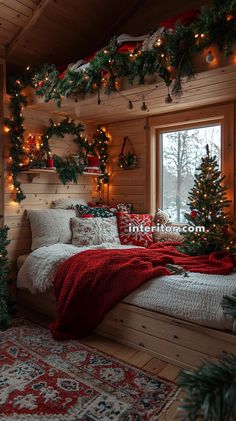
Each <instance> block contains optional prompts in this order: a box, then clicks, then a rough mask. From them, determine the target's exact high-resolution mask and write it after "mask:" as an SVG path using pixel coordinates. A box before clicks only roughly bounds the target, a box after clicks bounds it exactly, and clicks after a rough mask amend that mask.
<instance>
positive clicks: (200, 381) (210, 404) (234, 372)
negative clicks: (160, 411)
mask: <svg viewBox="0 0 236 421" xmlns="http://www.w3.org/2000/svg"><path fill="white" fill-rule="evenodd" d="M178 384H179V385H180V386H181V387H182V388H183V389H184V391H185V392H186V397H185V398H184V400H183V404H182V405H181V407H180V408H179V409H180V410H181V411H183V417H181V419H182V420H183V421H195V420H197V419H200V420H203V421H230V420H232V421H233V420H236V400H235V397H236V355H227V356H224V357H223V356H222V357H221V359H220V361H219V362H216V363H215V362H210V361H209V362H206V363H205V364H203V365H202V366H201V367H199V368H198V369H196V370H195V371H181V372H180V374H179V377H178ZM181 414H182V413H181ZM198 417H199V418H198Z"/></svg>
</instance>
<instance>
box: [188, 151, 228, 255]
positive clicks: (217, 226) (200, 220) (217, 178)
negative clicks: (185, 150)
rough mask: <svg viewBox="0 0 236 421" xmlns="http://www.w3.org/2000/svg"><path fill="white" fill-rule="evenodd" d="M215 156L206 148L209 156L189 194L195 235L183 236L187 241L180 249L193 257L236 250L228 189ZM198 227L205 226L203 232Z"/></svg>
mask: <svg viewBox="0 0 236 421" xmlns="http://www.w3.org/2000/svg"><path fill="white" fill-rule="evenodd" d="M224 178H225V177H223V176H221V172H220V170H219V166H218V163H217V158H216V156H213V157H211V156H210V153H209V147H208V145H207V146H206V156H204V157H203V158H202V161H201V164H200V166H199V167H198V168H197V173H196V174H195V180H194V186H193V188H192V190H191V191H190V193H189V197H188V199H189V203H188V206H189V207H190V213H186V214H185V218H186V219H187V221H188V225H189V226H190V227H193V228H194V229H193V228H192V232H190V231H188V232H186V233H183V236H184V241H183V244H182V246H181V247H180V250H181V251H182V252H183V253H186V254H190V255H195V256H196V255H202V254H209V253H211V252H213V251H222V250H225V251H229V252H231V251H233V244H234V241H233V238H232V233H231V229H230V227H231V222H230V219H229V217H228V212H226V210H225V209H226V208H228V207H229V205H230V201H229V200H227V195H226V191H227V188H226V187H224V186H223V185H222V181H223V180H224ZM196 227H204V229H205V231H204V232H200V231H197V230H196Z"/></svg>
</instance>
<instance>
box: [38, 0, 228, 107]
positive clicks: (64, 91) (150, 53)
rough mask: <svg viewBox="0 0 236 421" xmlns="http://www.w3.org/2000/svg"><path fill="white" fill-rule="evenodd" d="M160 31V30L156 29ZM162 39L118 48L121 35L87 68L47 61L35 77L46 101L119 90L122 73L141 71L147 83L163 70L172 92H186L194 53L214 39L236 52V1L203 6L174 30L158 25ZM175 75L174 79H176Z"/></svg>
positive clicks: (222, 0)
mask: <svg viewBox="0 0 236 421" xmlns="http://www.w3.org/2000/svg"><path fill="white" fill-rule="evenodd" d="M157 32H158V31H157ZM159 33H160V35H159V39H158V42H156V43H154V45H153V46H152V48H150V49H148V50H145V51H142V50H141V49H139V48H138V49H136V50H135V51H134V52H133V53H131V54H130V53H129V52H123V53H121V52H120V51H119V45H118V43H117V40H116V38H115V37H114V38H112V40H111V41H110V43H109V44H108V45H107V46H106V47H105V48H104V49H102V50H101V51H99V52H97V53H96V55H95V57H94V58H93V59H92V60H91V61H90V63H89V65H88V67H86V68H85V69H83V68H81V69H80V68H79V69H77V70H76V71H73V70H68V72H67V73H66V75H65V77H63V78H62V77H61V76H60V73H59V71H58V70H57V69H56V67H55V66H53V65H44V66H43V68H42V69H40V70H39V71H37V72H36V73H35V75H34V77H33V79H32V86H33V87H34V88H35V91H36V94H38V95H44V97H45V101H49V100H50V99H53V100H55V101H56V102H57V103H58V105H59V104H60V102H61V97H62V96H65V97H68V96H76V97H79V96H84V95H85V94H86V93H95V92H97V94H98V104H100V96H99V95H100V90H101V89H102V88H104V91H105V92H106V93H110V92H113V91H116V90H117V86H118V82H119V78H121V77H127V78H128V79H129V80H130V82H131V83H132V81H133V80H134V78H135V77H136V76H138V78H139V82H140V83H144V81H145V76H146V75H149V74H158V75H159V76H160V77H161V78H162V79H163V81H164V82H165V84H166V86H168V87H169V86H170V85H171V84H172V94H173V95H175V96H176V97H179V96H181V95H182V89H183V88H182V79H183V77H187V79H191V78H193V77H194V73H195V71H194V64H193V57H194V55H195V54H196V53H200V52H202V51H203V50H204V49H205V48H206V47H209V46H210V45H212V44H214V45H217V46H218V47H219V48H220V50H223V51H224V52H225V54H226V55H228V54H231V52H232V45H233V43H234V42H235V41H236V0H214V2H213V4H212V6H211V7H209V6H206V7H203V8H202V11H201V13H200V14H199V16H198V19H197V20H196V21H195V22H194V23H192V24H190V25H189V26H184V25H182V24H181V23H180V22H177V24H176V28H175V30H173V31H170V30H168V29H163V28H159ZM172 80H173V82H172Z"/></svg>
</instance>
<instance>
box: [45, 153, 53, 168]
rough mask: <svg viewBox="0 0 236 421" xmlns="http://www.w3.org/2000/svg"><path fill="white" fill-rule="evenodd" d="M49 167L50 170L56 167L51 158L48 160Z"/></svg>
mask: <svg viewBox="0 0 236 421" xmlns="http://www.w3.org/2000/svg"><path fill="white" fill-rule="evenodd" d="M47 167H48V168H53V167H54V159H53V158H52V157H51V156H49V157H48V159H47Z"/></svg>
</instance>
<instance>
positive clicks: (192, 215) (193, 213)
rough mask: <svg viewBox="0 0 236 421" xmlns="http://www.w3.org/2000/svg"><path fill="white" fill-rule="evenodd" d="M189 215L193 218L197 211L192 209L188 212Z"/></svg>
mask: <svg viewBox="0 0 236 421" xmlns="http://www.w3.org/2000/svg"><path fill="white" fill-rule="evenodd" d="M190 216H191V218H193V219H195V218H196V217H197V211H195V210H192V211H191V212H190Z"/></svg>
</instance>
